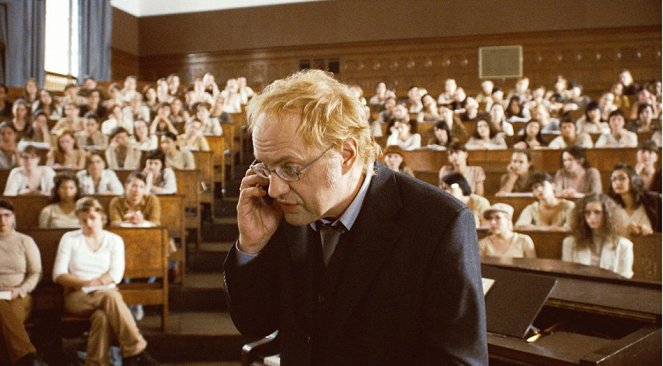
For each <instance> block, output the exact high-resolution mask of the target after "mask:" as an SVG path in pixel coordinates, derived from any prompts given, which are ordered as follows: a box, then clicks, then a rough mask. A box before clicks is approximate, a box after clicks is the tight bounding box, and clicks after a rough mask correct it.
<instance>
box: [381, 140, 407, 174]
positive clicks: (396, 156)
mask: <svg viewBox="0 0 663 366" xmlns="http://www.w3.org/2000/svg"><path fill="white" fill-rule="evenodd" d="M383 155H384V164H385V165H386V166H387V168H389V169H391V170H393V171H395V172H401V173H403V174H407V175H409V176H411V177H414V172H413V171H412V169H410V168H408V167H407V166H406V164H405V161H404V159H403V149H401V148H400V147H398V146H396V145H390V146H387V148H386V149H385V150H384V152H383Z"/></svg>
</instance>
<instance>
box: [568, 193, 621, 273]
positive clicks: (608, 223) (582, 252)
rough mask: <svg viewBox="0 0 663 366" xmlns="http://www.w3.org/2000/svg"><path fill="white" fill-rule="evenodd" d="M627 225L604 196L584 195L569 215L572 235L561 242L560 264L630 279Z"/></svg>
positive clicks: (615, 207)
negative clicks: (581, 265) (578, 265)
mask: <svg viewBox="0 0 663 366" xmlns="http://www.w3.org/2000/svg"><path fill="white" fill-rule="evenodd" d="M627 222H628V219H627V217H626V213H625V212H624V210H623V209H622V208H621V207H619V206H618V205H617V204H616V203H615V202H614V201H613V200H612V199H610V197H608V196H607V195H605V194H602V193H592V194H588V195H586V196H585V197H583V198H582V199H580V200H578V201H577V202H576V207H575V209H574V210H573V212H572V214H571V233H572V234H571V236H567V237H566V238H564V241H562V260H563V261H566V262H574V263H580V264H585V265H588V266H597V267H601V268H603V269H607V270H609V271H612V272H615V273H617V274H620V275H622V276H624V277H626V278H631V277H633V243H632V242H631V241H630V240H628V239H626V238H625V237H624V235H626V231H627V229H626V226H627Z"/></svg>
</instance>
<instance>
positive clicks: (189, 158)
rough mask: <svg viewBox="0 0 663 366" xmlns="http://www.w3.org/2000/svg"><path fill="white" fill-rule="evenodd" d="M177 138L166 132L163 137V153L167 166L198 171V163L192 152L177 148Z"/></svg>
mask: <svg viewBox="0 0 663 366" xmlns="http://www.w3.org/2000/svg"><path fill="white" fill-rule="evenodd" d="M176 141H177V136H176V135H174V134H172V133H170V132H166V133H164V134H163V135H162V136H161V151H162V152H163V154H164V155H165V156H166V166H167V167H169V168H172V169H185V170H192V169H196V161H195V160H194V158H193V154H191V152H190V151H188V150H184V151H180V150H179V149H178V148H177V143H176Z"/></svg>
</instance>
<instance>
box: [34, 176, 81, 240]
mask: <svg viewBox="0 0 663 366" xmlns="http://www.w3.org/2000/svg"><path fill="white" fill-rule="evenodd" d="M54 182H55V183H54V186H53V195H52V198H51V202H52V203H51V204H50V205H48V206H46V207H44V208H43V209H42V210H41V213H40V214H39V227H40V228H43V229H48V228H72V227H75V228H78V227H80V223H79V222H78V216H76V213H75V212H74V211H75V209H76V201H77V200H78V199H79V198H80V191H79V190H78V179H76V176H75V175H73V174H71V173H69V172H62V173H58V174H57V175H56V176H55V178H54Z"/></svg>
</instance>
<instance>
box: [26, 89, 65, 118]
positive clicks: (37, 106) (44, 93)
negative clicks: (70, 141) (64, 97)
mask: <svg viewBox="0 0 663 366" xmlns="http://www.w3.org/2000/svg"><path fill="white" fill-rule="evenodd" d="M37 111H42V112H44V113H45V114H46V118H47V119H52V120H59V119H60V118H61V117H62V112H61V111H60V106H59V105H58V104H57V102H55V100H53V97H52V96H51V93H50V92H49V91H48V90H46V89H42V90H40V91H39V100H38V101H37V102H36V103H33V104H32V114H33V115H34V114H35V112H37Z"/></svg>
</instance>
